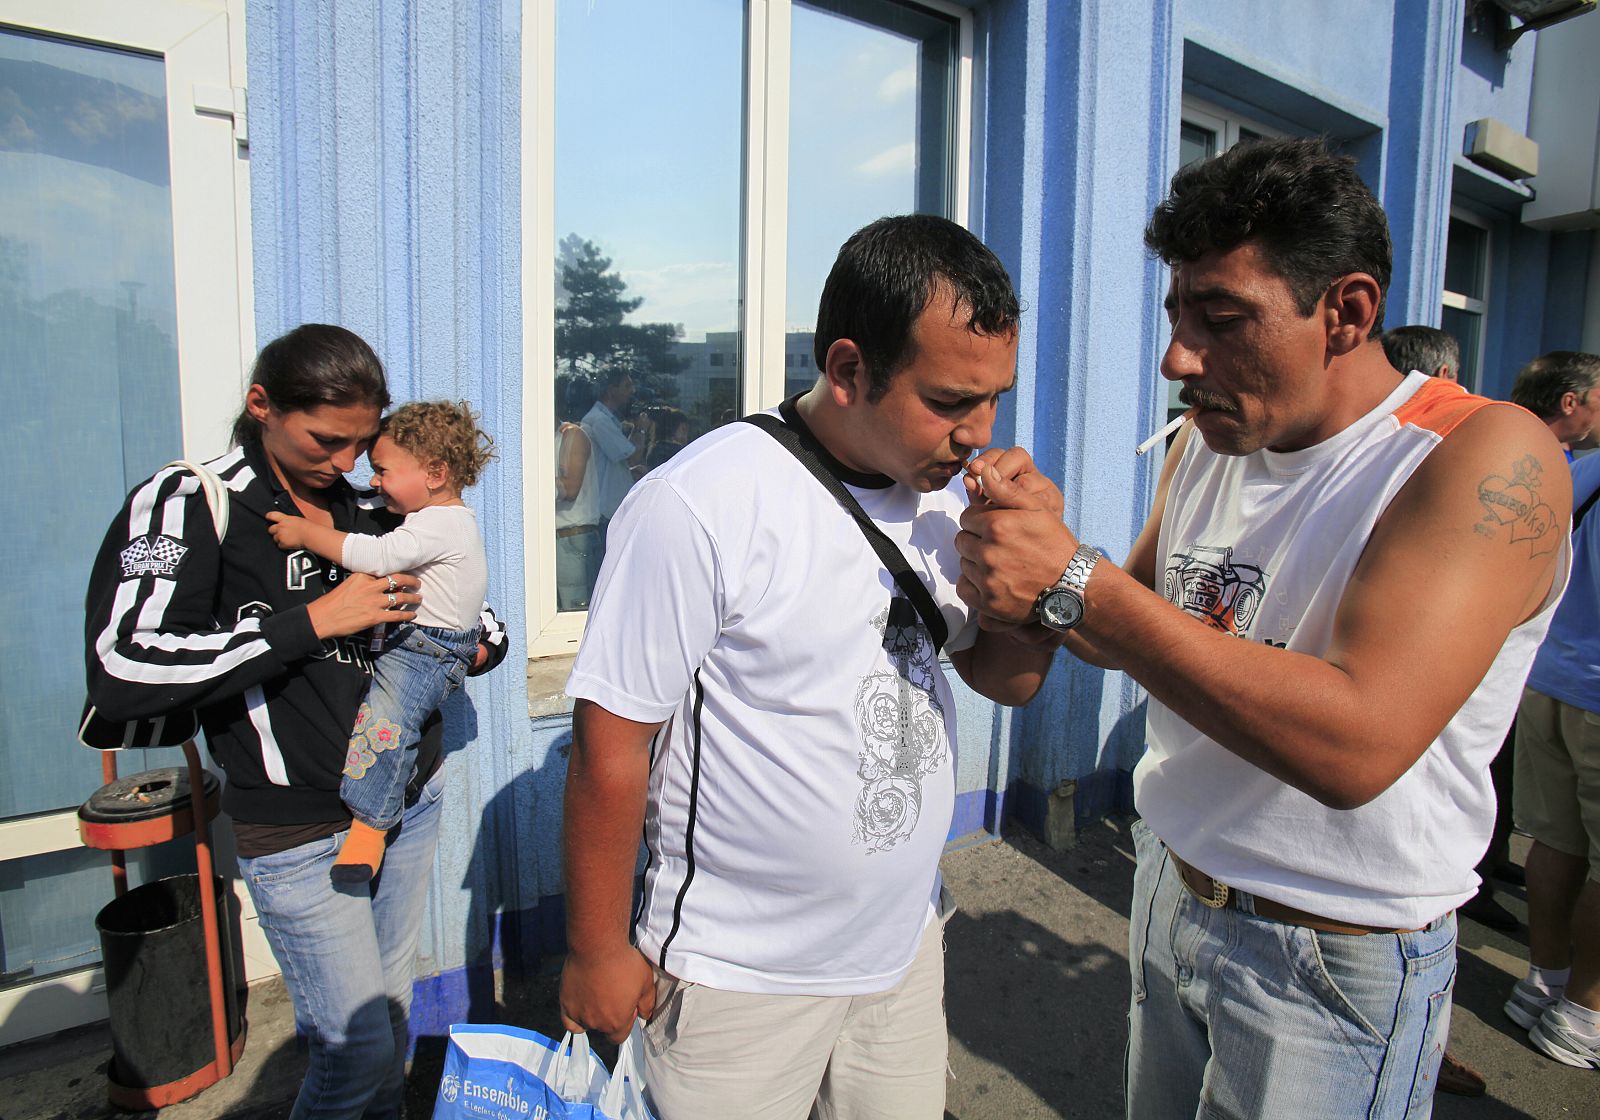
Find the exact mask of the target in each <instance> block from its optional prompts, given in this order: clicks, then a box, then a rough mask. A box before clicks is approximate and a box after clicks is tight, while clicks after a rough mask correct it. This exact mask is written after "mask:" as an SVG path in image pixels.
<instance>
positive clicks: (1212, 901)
mask: <svg viewBox="0 0 1600 1120" xmlns="http://www.w3.org/2000/svg"><path fill="white" fill-rule="evenodd" d="M1167 854H1168V855H1169V856H1171V857H1172V866H1174V867H1176V868H1177V869H1178V878H1179V879H1181V880H1183V885H1184V887H1185V888H1186V889H1187V890H1188V891H1189V893H1190V894H1192V895H1194V896H1195V898H1197V899H1199V900H1200V901H1201V903H1202V904H1204V905H1206V906H1209V907H1211V908H1212V909H1213V910H1220V909H1222V908H1223V907H1225V906H1227V905H1229V904H1230V903H1232V902H1234V901H1235V900H1236V899H1237V897H1238V895H1237V892H1235V891H1234V890H1233V888H1232V887H1230V886H1228V884H1226V883H1219V882H1217V881H1216V880H1215V879H1213V878H1212V877H1211V876H1209V875H1207V874H1206V873H1205V872H1204V871H1201V870H1199V869H1198V868H1194V867H1191V866H1189V864H1187V863H1185V862H1183V860H1182V859H1180V858H1179V857H1178V853H1177V852H1175V851H1173V850H1172V849H1171V848H1168V849H1167ZM1252 897H1253V898H1254V899H1255V907H1254V909H1255V913H1256V916H1257V917H1260V918H1266V919H1268V920H1270V921H1274V922H1283V923H1284V924H1285V925H1291V926H1305V927H1306V928H1307V929H1314V930H1319V931H1321V932H1322V933H1349V934H1364V933H1415V932H1416V929H1393V928H1389V927H1385V926H1358V925H1352V924H1351V923H1349V922H1336V921H1334V920H1333V919H1332V918H1324V917H1322V916H1321V915H1318V914H1308V913H1306V912H1305V911H1304V910H1296V909H1295V908H1294V907H1293V906H1285V905H1284V904H1283V903H1281V902H1273V901H1272V899H1270V898H1262V897H1261V896H1260V895H1253V896H1252ZM1417 928H1422V927H1417Z"/></svg>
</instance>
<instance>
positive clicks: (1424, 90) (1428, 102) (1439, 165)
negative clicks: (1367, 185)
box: [1382, 0, 1463, 327]
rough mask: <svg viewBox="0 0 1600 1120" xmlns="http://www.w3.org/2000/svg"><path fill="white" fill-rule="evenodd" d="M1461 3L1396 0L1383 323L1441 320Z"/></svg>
mask: <svg viewBox="0 0 1600 1120" xmlns="http://www.w3.org/2000/svg"><path fill="white" fill-rule="evenodd" d="M1462 12H1463V8H1462V5H1460V4H1441V3H1437V2H1436V0H1398V3H1396V4H1395V11H1394V52H1393V56H1392V58H1391V61H1390V64H1389V131H1388V135H1387V137H1386V143H1385V159H1384V182H1383V191H1382V197H1383V205H1384V209H1385V210H1387V211H1388V213H1389V234H1390V236H1391V238H1393V240H1394V279H1393V280H1392V281H1391V282H1390V284H1389V303H1388V311H1387V314H1386V316H1385V325H1387V326H1391V327H1397V326H1402V325H1404V324H1407V323H1423V324H1426V325H1428V326H1435V327H1436V326H1438V325H1439V293H1440V292H1441V291H1442V290H1443V287H1444V249H1445V234H1446V231H1447V230H1448V229H1449V225H1450V184H1451V176H1452V171H1451V168H1452V157H1453V156H1454V154H1455V152H1456V151H1457V150H1459V148H1460V145H1461V137H1460V136H1458V135H1456V134H1455V132H1454V129H1453V126H1452V124H1451V111H1452V108H1453V105H1454V96H1453V93H1452V91H1453V88H1454V84H1455V74H1456V66H1457V64H1458V63H1459V61H1460V56H1461V20H1462Z"/></svg>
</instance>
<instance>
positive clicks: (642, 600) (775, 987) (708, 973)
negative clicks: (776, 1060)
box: [567, 423, 976, 995]
mask: <svg viewBox="0 0 1600 1120" xmlns="http://www.w3.org/2000/svg"><path fill="white" fill-rule="evenodd" d="M840 477H841V478H842V479H843V480H844V481H845V482H846V483H847V484H849V485H850V489H851V492H852V493H853V494H854V495H855V496H856V498H857V499H858V500H859V501H860V503H861V505H862V507H863V508H864V509H865V510H866V511H867V513H868V515H869V516H871V517H872V518H873V520H874V521H876V522H877V524H878V525H879V526H880V527H881V528H882V529H883V531H884V532H885V533H886V534H887V535H888V536H889V537H890V539H892V540H893V541H894V542H895V543H896V544H897V545H898V546H900V548H901V550H902V552H903V553H904V554H905V556H906V559H907V561H908V562H909V563H910V565H911V569H912V571H913V572H915V573H917V575H918V576H919V577H920V578H921V579H922V580H923V582H924V583H925V584H926V585H927V586H928V588H929V590H930V591H932V593H933V595H934V599H935V601H936V602H938V604H939V605H940V609H941V612H942V613H943V615H944V618H945V622H946V624H947V626H948V628H949V632H950V634H951V637H950V639H949V641H948V642H947V643H946V649H948V650H959V649H964V648H966V647H968V646H970V645H971V644H972V642H973V640H974V638H975V637H976V618H975V616H973V615H971V613H970V612H969V611H968V609H967V608H966V606H965V605H964V604H962V603H961V601H960V600H959V599H958V598H957V596H956V593H955V583H956V580H957V579H958V578H959V576H960V566H959V557H958V556H957V554H956V551H955V535H956V531H957V528H958V525H957V522H958V519H959V517H960V515H961V512H962V510H963V509H964V508H965V506H966V494H965V492H964V490H963V489H962V487H961V484H960V482H959V480H957V481H955V482H954V483H953V484H952V485H951V486H949V487H947V488H946V489H944V490H942V491H939V492H937V493H933V494H918V493H916V492H915V491H913V490H911V489H910V488H908V487H904V486H896V485H892V484H888V480H887V479H872V478H870V477H869V478H863V477H861V476H852V475H850V474H848V473H841V475H840ZM868 481H872V482H876V483H877V485H876V486H875V487H874V486H871V485H869V486H860V485H856V484H855V483H856V482H868ZM894 595H895V591H894V583H893V580H892V578H891V577H890V575H889V573H888V572H887V571H886V570H885V569H884V568H883V566H882V564H881V562H880V561H879V560H878V558H877V556H876V554H875V553H873V551H872V549H871V547H870V546H869V545H868V544H867V542H866V540H865V538H864V537H863V536H862V534H861V530H860V528H859V527H858V526H857V525H856V524H855V522H854V521H853V520H852V519H851V518H850V515H849V514H847V513H846V512H845V511H844V510H843V509H842V508H841V507H840V506H839V504H838V503H837V502H836V501H835V500H834V499H833V498H832V497H831V496H830V495H829V494H828V492H827V491H826V490H824V489H823V487H822V485H821V483H819V482H818V481H817V479H816V478H814V477H813V476H812V475H811V474H809V473H808V472H807V471H806V469H805V468H804V467H803V466H801V465H800V463H799V462H798V461H796V460H795V459H794V457H793V456H792V455H790V453H789V452H788V451H786V450H784V448H783V447H781V446H780V445H779V444H778V443H777V441H775V440H774V439H773V438H772V437H771V436H769V435H768V434H767V433H765V432H763V431H760V430H759V429H757V428H755V427H753V426H751V425H749V424H742V423H733V424H728V425H726V426H724V427H722V428H720V429H718V430H717V431H715V432H712V433H711V434H709V435H707V436H705V437H703V438H702V439H699V440H696V441H695V442H694V443H693V444H691V445H690V446H689V447H688V448H686V449H685V450H684V451H682V452H679V453H678V454H677V455H676V456H674V457H673V458H672V460H671V461H670V462H668V463H666V464H664V465H663V466H661V467H659V468H657V469H656V470H655V471H654V472H653V473H652V474H650V475H649V476H647V477H646V478H645V479H644V480H642V481H641V482H640V483H639V484H638V485H636V486H635V487H634V488H633V490H632V491H631V492H630V493H629V495H628V498H627V500H626V501H625V502H624V503H623V504H622V507H621V509H620V510H618V512H617V517H616V519H615V520H614V521H613V522H612V523H611V529H610V534H609V539H608V544H607V548H606V558H605V564H604V566H603V567H602V568H601V571H600V580H599V584H598V586H597V588H596V591H595V598H594V601H593V603H592V604H591V606H590V608H589V621H588V626H587V629H586V630H585V633H584V639H583V645H582V648H581V649H580V650H579V652H578V657H577V662H576V664H575V665H574V667H573V672H572V677H571V680H570V681H568V683H567V692H568V694H569V695H571V696H574V697H581V698H585V699H588V700H592V701H594V702H595V703H597V704H599V705H600V706H602V707H604V708H605V709H607V710H608V711H610V712H612V713H614V714H616V715H620V716H624V717H626V718H628V719H632V720H637V721H639V722H642V723H656V722H660V721H663V720H664V721H666V726H665V727H664V728H663V729H662V731H661V733H660V734H659V735H658V736H657V738H656V741H655V743H654V744H653V752H652V763H651V771H650V793H649V804H648V810H647V814H646V825H645V833H646V835H645V840H646V843H647V845H648V847H649V855H650V859H649V865H648V868H647V870H646V875H645V893H644V901H643V905H642V907H641V911H640V914H639V919H638V923H637V933H638V944H639V948H640V950H641V951H642V952H644V953H645V954H646V955H647V956H648V957H650V959H651V960H653V961H655V962H656V963H657V964H658V965H660V967H662V968H663V969H665V970H666V971H667V972H668V973H670V974H672V975H673V976H677V977H679V978H681V979H684V980H688V981H692V982H694V983H700V984H706V985H709V986H712V987H716V988H721V989H725V990H730V991H744V992H768V993H795V994H808V995H855V994H863V993H868V992H879V991H884V990H886V989H888V988H891V987H893V986H894V984H895V983H897V982H898V981H899V979H900V977H901V976H902V975H903V974H904V972H905V970H906V969H907V968H908V967H909V966H910V964H911V960H912V958H913V956H914V955H915V952H916V948H917V943H918V940H919V939H920V937H921V935H922V932H923V930H924V929H925V928H926V924H927V922H928V920H929V917H930V914H931V904H932V903H934V902H935V901H936V900H937V895H938V889H939V878H938V865H939V856H940V853H941V852H942V850H943V848H944V843H945V839H946V836H947V834H948V832H949V828H950V815H951V810H952V807H953V804H954V775H955V766H954V759H953V758H952V748H953V744H954V741H955V726H956V724H955V706H954V702H953V699H952V696H951V692H950V686H949V683H948V681H946V680H945V676H944V672H943V670H942V668H941V667H940V665H939V662H938V660H937V658H936V656H935V654H934V651H933V648H932V642H931V640H930V639H929V638H928V637H927V636H926V633H925V631H924V629H923V628H922V627H921V625H920V623H915V621H914V620H915V618H916V616H915V614H914V613H911V612H910V605H909V601H908V600H905V599H900V600H899V602H900V604H902V605H901V606H898V607H896V608H894V610H895V618H896V621H897V622H901V621H905V620H907V619H909V620H912V624H911V625H909V626H902V625H890V624H889V622H890V618H889V616H890V611H891V607H890V601H891V598H892V597H893V596H894Z"/></svg>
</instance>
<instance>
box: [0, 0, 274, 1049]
mask: <svg viewBox="0 0 1600 1120" xmlns="http://www.w3.org/2000/svg"><path fill="white" fill-rule="evenodd" d="M12 7H13V8H16V5H12ZM135 9H136V10H135ZM8 20H9V22H10V23H11V24H12V26H7V27H4V28H0V200H4V201H3V205H0V411H3V413H4V415H5V416H6V418H7V429H6V435H7V438H6V440H5V441H4V443H3V444H0V469H3V470H4V472H5V474H6V477H8V478H9V479H10V480H11V491H12V501H11V504H10V506H9V507H8V509H9V510H11V511H12V513H13V516H12V517H11V518H9V519H8V532H7V534H6V537H5V540H4V543H3V544H0V558H3V560H4V562H5V567H6V570H7V572H8V573H9V578H8V579H7V581H6V584H5V590H4V592H0V610H3V611H4V614H5V617H6V618H7V619H8V621H9V626H8V629H7V632H6V637H5V638H4V639H3V641H4V665H5V674H4V675H3V676H0V1045H6V1044H9V1043H10V1042H14V1041H17V1040H19V1039H20V1038H25V1037H27V1036H28V1035H29V1034H31V1033H33V1032H48V1031H53V1030H60V1029H63V1028H65V1027H70V1026H73V1025H76V1023H77V1022H80V1021H83V1020H84V1019H85V1018H93V1017H95V1016H96V1015H97V1014H98V1015H103V1014H104V1004H103V1002H102V1003H101V1004H99V1005H98V1007H96V1006H95V1005H94V1003H93V1000H92V998H85V999H84V1000H79V1001H76V1002H74V999H73V997H71V996H70V995H66V994H63V993H66V992H69V991H70V992H88V991H89V988H90V985H89V984H87V983H85V982H82V978H81V977H78V978H64V977H62V975H61V974H63V973H66V972H72V971H75V970H79V969H82V968H84V967H86V966H89V965H92V964H93V963H94V962H95V961H96V959H97V958H98V953H99V948H98V940H97V938H96V936H95V932H94V925H93V916H94V913H95V911H96V910H97V909H98V908H99V907H100V906H101V905H103V904H104V903H105V902H106V901H107V900H108V899H109V898H110V892H111V877H110V873H109V870H108V865H107V857H106V855H105V853H103V852H93V851H88V850H85V849H84V848H82V847H81V845H80V844H79V842H78V838H77V830H76V827H75V815H74V810H75V809H76V807H77V805H78V804H79V803H81V802H82V801H83V800H84V798H86V797H87V796H88V795H89V794H91V793H92V792H93V791H94V790H95V788H96V787H98V786H99V785H100V783H101V781H102V777H101V768H100V758H99V755H98V754H97V753H96V752H93V751H90V750H87V749H86V748H84V747H82V746H80V745H78V744H77V743H76V742H75V732H76V729H77V721H78V715H79V712H80V711H81V708H82V705H83V700H84V686H83V595H84V589H85V587H86V585H87V583H88V573H89V568H90V566H91V563H92V561H93V559H94V554H95V550H96V548H97V547H98V545H99V543H100V539H101V536H102V534H103V533H104V532H105V529H106V526H107V524H108V523H109V522H110V520H111V518H112V517H113V515H114V514H115V513H116V511H117V509H118V507H119V506H120V505H121V504H122V500H123V496H124V494H125V493H126V492H127V490H128V489H129V488H130V487H131V486H133V485H134V484H135V483H137V482H138V481H139V480H140V479H141V478H143V477H144V476H146V475H149V474H151V473H153V472H154V471H156V470H157V469H158V468H159V467H160V466H161V465H162V464H163V463H165V462H167V461H168V460H171V459H174V458H177V457H179V456H187V457H189V458H207V457H209V456H211V455H213V454H216V453H217V452H219V451H221V450H222V448H223V447H224V446H225V442H224V441H225V439H226V431H227V422H228V420H229V419H230V418H231V414H232V411H233V409H234V408H236V407H237V406H238V400H239V392H240V382H241V377H242V373H243V366H242V359H243V351H244V349H245V347H246V346H247V345H248V343H247V341H246V338H245V337H244V335H245V333H246V332H245V329H244V327H243V323H242V320H241V314H240V311H241V308H240V303H239V291H240V286H241V280H242V278H243V271H242V269H241V258H240V255H239V253H240V250H241V249H242V248H243V247H244V246H245V245H246V244H247V239H248V217H247V216H246V215H241V214H240V213H238V211H237V210H236V209H235V203H236V201H237V200H239V199H240V198H242V197H244V193H243V190H242V186H243V176H244V170H243V169H244V167H245V164H244V163H243V161H242V160H240V159H239V150H238V144H237V139H236V133H235V128H234V122H233V120H232V119H231V112H232V105H233V103H234V102H233V98H232V95H231V86H232V85H233V82H232V80H231V79H232V71H231V65H230V54H229V46H230V42H229V25H228V21H227V15H226V4H225V3H224V2H223V0H197V2H191V0H182V2H179V0H173V2H171V3H164V2H162V0H146V2H145V3H142V4H140V5H129V4H127V3H124V2H116V3H113V2H110V0H107V2H104V3H93V2H79V3H72V4H55V5H24V6H23V7H22V9H19V10H16V11H13V12H11V13H9V16H8ZM24 22H25V23H26V24H27V26H19V24H22V23H24ZM197 105H199V106H203V111H196V110H197ZM236 176H237V177H236ZM185 244H187V245H189V246H204V251H203V252H188V253H185V252H183V251H180V250H179V249H178V246H180V245H185ZM175 754H176V752H175V751H128V752H124V753H123V754H122V755H120V756H119V764H120V766H121V768H122V771H123V772H124V773H131V772H134V771H138V770H142V769H146V768H149V767H152V766H160V765H171V764H173V762H174V759H173V755H175ZM163 858H165V857H163ZM189 862H190V863H191V864H192V857H189ZM152 867H154V868H155V869H156V870H157V872H159V871H160V870H161V869H162V868H168V869H170V864H161V865H160V866H157V865H155V864H151V863H150V862H149V861H147V860H146V859H144V858H143V857H140V858H137V859H133V860H130V868H131V870H132V872H133V877H134V879H135V881H138V879H139V878H140V876H141V874H142V872H143V870H146V869H150V868H152ZM47 988H49V989H53V990H54V992H55V995H53V996H52V997H50V998H40V999H37V1000H34V999H32V998H31V994H32V993H33V992H34V991H36V990H43V989H47ZM23 1006H27V1008H28V1012H27V1013H26V1014H23V1013H21V1012H20V1011H19V1010H18V1009H19V1008H22V1007H23Z"/></svg>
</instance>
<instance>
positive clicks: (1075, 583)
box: [1056, 544, 1100, 598]
mask: <svg viewBox="0 0 1600 1120" xmlns="http://www.w3.org/2000/svg"><path fill="white" fill-rule="evenodd" d="M1099 560H1100V550H1099V549H1097V548H1094V547H1092V546H1091V545H1086V544H1080V545H1079V546H1078V551H1076V552H1074V553H1073V554H1072V559H1071V560H1069V561H1067V570H1066V571H1064V572H1062V573H1061V578H1060V579H1059V580H1058V581H1056V586H1057V587H1070V588H1072V590H1074V591H1076V592H1077V593H1078V596H1079V597H1080V598H1081V597H1082V596H1083V593H1084V590H1085V589H1086V588H1087V587H1088V586H1089V573H1090V572H1092V571H1094V566H1095V564H1096V563H1098V562H1099Z"/></svg>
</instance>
